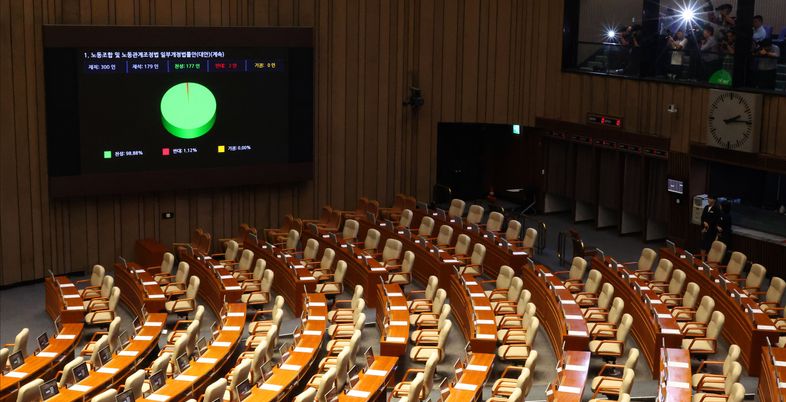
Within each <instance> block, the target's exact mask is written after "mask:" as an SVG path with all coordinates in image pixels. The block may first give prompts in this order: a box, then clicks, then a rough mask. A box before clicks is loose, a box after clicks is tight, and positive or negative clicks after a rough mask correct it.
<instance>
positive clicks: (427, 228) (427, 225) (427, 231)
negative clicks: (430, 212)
mask: <svg viewBox="0 0 786 402" xmlns="http://www.w3.org/2000/svg"><path fill="white" fill-rule="evenodd" d="M443 226H444V225H443ZM433 231H434V219H432V218H430V217H428V216H424V217H423V219H421V220H420V227H418V236H426V237H428V236H431V232H433ZM440 233H441V231H440Z"/></svg>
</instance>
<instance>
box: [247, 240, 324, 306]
mask: <svg viewBox="0 0 786 402" xmlns="http://www.w3.org/2000/svg"><path fill="white" fill-rule="evenodd" d="M244 246H245V248H246V249H247V250H251V251H252V252H254V261H253V263H252V264H251V266H252V267H253V266H255V264H256V261H257V259H258V258H263V259H264V260H265V263H266V265H265V267H266V269H270V270H273V273H274V275H275V277H274V278H273V290H274V291H275V292H276V293H277V294H278V295H280V296H283V297H284V301H286V302H287V305H288V306H289V308H290V309H291V310H292V312H293V314H294V315H296V316H300V314H301V313H302V312H303V297H304V296H305V292H306V290H307V291H308V292H313V291H314V289H315V285H316V283H317V281H316V279H315V278H314V277H313V276H311V272H310V271H309V270H308V269H307V268H306V267H305V266H303V265H299V264H297V265H294V269H293V268H290V267H289V266H287V264H285V263H284V261H282V259H281V257H280V256H281V252H280V251H278V250H277V249H273V248H270V247H268V246H267V245H265V244H257V243H256V242H255V241H247V242H245V243H244ZM320 248H321V247H320Z"/></svg>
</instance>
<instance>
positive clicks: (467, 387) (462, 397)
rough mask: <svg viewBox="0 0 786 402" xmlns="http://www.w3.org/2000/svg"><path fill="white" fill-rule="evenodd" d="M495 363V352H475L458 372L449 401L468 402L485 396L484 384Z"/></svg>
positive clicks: (451, 387)
mask: <svg viewBox="0 0 786 402" xmlns="http://www.w3.org/2000/svg"><path fill="white" fill-rule="evenodd" d="M493 365H494V354H493V353H473V354H472V355H471V356H470V358H469V361H468V362H467V365H466V366H465V367H464V369H463V370H462V371H461V373H460V375H459V373H456V377H457V379H456V383H455V384H452V385H451V386H450V391H449V393H448V398H447V402H468V401H475V400H478V399H480V398H481V397H482V396H483V384H485V383H486V379H487V378H488V376H489V373H490V372H491V367H492V366H493Z"/></svg>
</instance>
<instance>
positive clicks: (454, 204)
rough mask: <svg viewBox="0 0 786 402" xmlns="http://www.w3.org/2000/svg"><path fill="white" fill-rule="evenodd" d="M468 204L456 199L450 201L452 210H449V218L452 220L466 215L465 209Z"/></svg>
mask: <svg viewBox="0 0 786 402" xmlns="http://www.w3.org/2000/svg"><path fill="white" fill-rule="evenodd" d="M466 205H467V204H466V203H465V202H464V201H462V200H460V199H458V198H454V199H452V200H451V201H450V209H448V216H449V217H451V218H459V217H461V216H463V215H464V207H465V206H466Z"/></svg>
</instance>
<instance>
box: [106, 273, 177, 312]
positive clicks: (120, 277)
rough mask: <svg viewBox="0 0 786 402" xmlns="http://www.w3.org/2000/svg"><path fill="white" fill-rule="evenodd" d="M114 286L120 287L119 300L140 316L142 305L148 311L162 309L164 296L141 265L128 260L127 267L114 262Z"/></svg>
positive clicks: (164, 301) (159, 287) (159, 310)
mask: <svg viewBox="0 0 786 402" xmlns="http://www.w3.org/2000/svg"><path fill="white" fill-rule="evenodd" d="M115 286H117V287H119V288H120V300H122V301H123V303H124V304H125V305H126V306H127V307H128V308H129V309H131V311H132V312H133V313H134V314H136V316H137V317H141V316H142V306H145V309H146V310H147V312H148V313H160V312H162V311H164V303H166V296H165V295H164V292H163V291H162V290H161V286H160V285H159V284H158V283H157V282H156V281H155V280H154V279H153V275H152V274H150V273H149V272H147V270H146V269H145V268H144V267H142V266H141V265H139V264H137V263H134V262H130V263H128V268H126V267H125V266H124V265H123V264H121V263H115Z"/></svg>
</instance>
